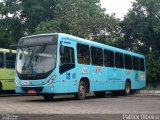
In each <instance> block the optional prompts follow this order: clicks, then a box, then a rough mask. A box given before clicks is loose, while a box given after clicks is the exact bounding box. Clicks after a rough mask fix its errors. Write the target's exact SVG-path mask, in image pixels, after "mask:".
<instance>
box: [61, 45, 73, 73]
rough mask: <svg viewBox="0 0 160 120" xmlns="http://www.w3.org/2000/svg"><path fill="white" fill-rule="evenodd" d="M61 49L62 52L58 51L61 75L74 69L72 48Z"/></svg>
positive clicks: (64, 47)
mask: <svg viewBox="0 0 160 120" xmlns="http://www.w3.org/2000/svg"><path fill="white" fill-rule="evenodd" d="M61 47H62V48H63V50H60V73H61V74H62V73H64V72H66V71H68V70H70V69H72V68H74V67H75V56H74V49H73V48H71V47H66V46H61ZM62 48H60V49H62Z"/></svg>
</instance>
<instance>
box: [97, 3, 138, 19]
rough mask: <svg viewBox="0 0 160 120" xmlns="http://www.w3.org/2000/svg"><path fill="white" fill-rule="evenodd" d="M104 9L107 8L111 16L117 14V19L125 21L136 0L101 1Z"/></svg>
mask: <svg viewBox="0 0 160 120" xmlns="http://www.w3.org/2000/svg"><path fill="white" fill-rule="evenodd" d="M100 1H101V5H102V7H103V8H106V13H108V14H109V15H111V14H112V13H116V17H117V18H120V19H123V17H124V15H125V14H126V13H127V12H128V9H130V8H131V7H132V2H133V1H135V0H100Z"/></svg>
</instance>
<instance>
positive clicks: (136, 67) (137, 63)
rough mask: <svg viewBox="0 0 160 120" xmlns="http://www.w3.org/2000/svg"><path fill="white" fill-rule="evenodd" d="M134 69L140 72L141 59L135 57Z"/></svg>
mask: <svg viewBox="0 0 160 120" xmlns="http://www.w3.org/2000/svg"><path fill="white" fill-rule="evenodd" d="M133 69H134V70H139V58H138V57H133Z"/></svg>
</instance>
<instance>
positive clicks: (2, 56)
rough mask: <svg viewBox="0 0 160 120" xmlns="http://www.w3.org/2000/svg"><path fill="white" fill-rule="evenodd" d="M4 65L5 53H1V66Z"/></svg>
mask: <svg viewBox="0 0 160 120" xmlns="http://www.w3.org/2000/svg"><path fill="white" fill-rule="evenodd" d="M3 67H4V53H0V68H3Z"/></svg>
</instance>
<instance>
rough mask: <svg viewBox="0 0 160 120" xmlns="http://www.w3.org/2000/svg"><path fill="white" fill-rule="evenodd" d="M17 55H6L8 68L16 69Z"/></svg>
mask: <svg viewBox="0 0 160 120" xmlns="http://www.w3.org/2000/svg"><path fill="white" fill-rule="evenodd" d="M15 61H16V54H14V53H12V54H10V53H6V68H15Z"/></svg>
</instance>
